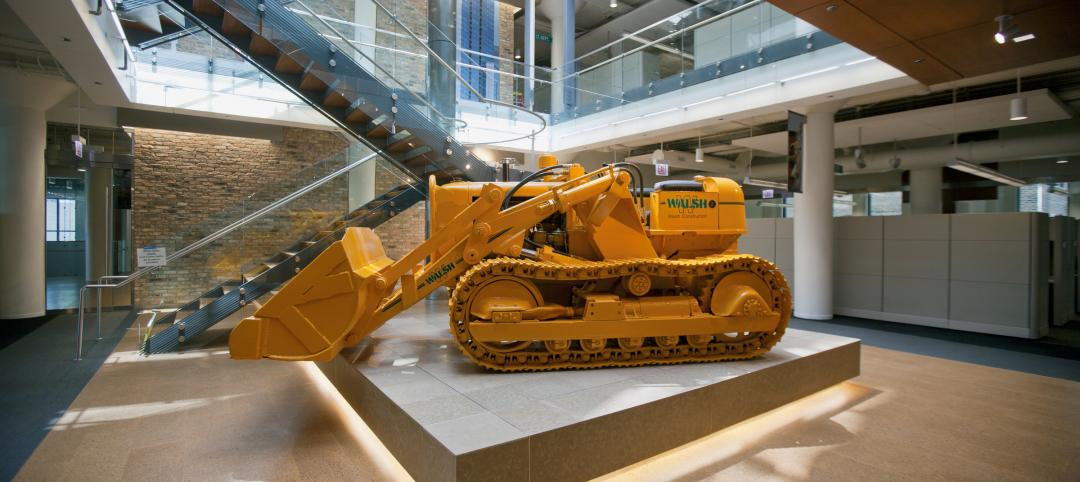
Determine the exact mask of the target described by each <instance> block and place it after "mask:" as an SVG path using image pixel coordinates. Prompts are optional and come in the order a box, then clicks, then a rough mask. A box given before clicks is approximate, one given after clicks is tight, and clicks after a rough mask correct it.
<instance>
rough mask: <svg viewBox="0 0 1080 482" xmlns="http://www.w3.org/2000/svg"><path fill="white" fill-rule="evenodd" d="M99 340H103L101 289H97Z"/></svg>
mask: <svg viewBox="0 0 1080 482" xmlns="http://www.w3.org/2000/svg"><path fill="white" fill-rule="evenodd" d="M97 339H98V340H100V339H101V288H97Z"/></svg>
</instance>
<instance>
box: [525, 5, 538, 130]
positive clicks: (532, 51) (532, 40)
mask: <svg viewBox="0 0 1080 482" xmlns="http://www.w3.org/2000/svg"><path fill="white" fill-rule="evenodd" d="M524 3H525V5H524V7H525V8H524V10H525V34H524V36H525V38H524V40H525V52H524V54H525V55H524V57H523V58H522V62H524V63H525V89H524V90H525V108H526V109H529V110H533V86H534V84H533V78H535V75H536V70H535V69H534V68H533V67H534V66H535V65H536V0H525V1H524Z"/></svg>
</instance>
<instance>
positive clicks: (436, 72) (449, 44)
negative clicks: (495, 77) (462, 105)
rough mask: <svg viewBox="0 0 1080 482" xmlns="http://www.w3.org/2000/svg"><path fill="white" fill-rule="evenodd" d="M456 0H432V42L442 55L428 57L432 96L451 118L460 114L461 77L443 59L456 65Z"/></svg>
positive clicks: (440, 109)
mask: <svg viewBox="0 0 1080 482" xmlns="http://www.w3.org/2000/svg"><path fill="white" fill-rule="evenodd" d="M455 4H456V2H454V1H452V0H428V32H427V34H428V46H429V47H431V50H432V51H434V52H435V54H436V55H438V57H439V58H434V57H431V58H429V59H428V75H427V91H428V98H429V99H430V100H431V104H432V105H434V106H435V108H436V109H437V110H438V111H439V113H440V114H442V115H444V116H446V117H447V118H449V119H453V118H455V117H457V92H455V87H456V86H457V81H456V79H455V77H454V71H453V70H451V69H447V68H446V66H445V65H443V62H445V63H446V64H447V65H450V66H451V67H452V68H456V66H457V48H456V44H455V43H454V42H456V41H457V22H456V19H455V18H454V5H455ZM440 58H441V59H442V60H443V62H440V61H439V59H440ZM448 127H449V126H448ZM451 132H452V131H451Z"/></svg>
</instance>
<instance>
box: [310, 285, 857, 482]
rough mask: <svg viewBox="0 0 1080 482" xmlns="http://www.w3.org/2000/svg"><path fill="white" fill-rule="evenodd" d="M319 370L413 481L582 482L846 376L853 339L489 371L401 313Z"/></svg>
mask: <svg viewBox="0 0 1080 482" xmlns="http://www.w3.org/2000/svg"><path fill="white" fill-rule="evenodd" d="M320 368H321V369H322V370H323V372H324V373H326V375H327V376H328V377H329V378H330V380H331V382H333V383H334V385H336V386H337V388H338V390H339V391H340V392H341V394H342V395H343V396H344V397H345V399H346V400H348V401H349V403H350V404H351V405H352V406H353V407H354V409H355V410H356V411H357V413H359V414H360V416H361V417H362V418H363V419H364V421H365V422H366V423H367V424H368V426H370V427H371V429H372V431H374V432H375V434H376V435H377V436H378V437H379V438H380V439H381V440H382V442H383V443H384V444H385V445H386V447H387V448H388V449H389V450H390V452H392V453H393V454H394V456H395V457H396V458H397V459H398V461H400V462H401V464H402V465H403V466H404V467H405V469H406V470H408V471H409V473H410V474H411V475H412V476H413V477H414V478H416V479H417V480H421V481H427V480H532V481H541V480H587V479H591V478H593V477H596V476H599V475H603V474H605V473H608V472H611V471H613V470H617V469H619V468H622V467H625V466H627V465H630V464H633V463H635V462H638V461H640V460H643V459H646V458H648V457H651V456H653V455H656V454H659V453H661V452H664V451H667V450H670V449H672V448H675V447H678V446H680V445H683V444H685V443H687V442H690V441H693V440H696V439H698V438H701V437H704V436H706V435H709V434H711V433H713V432H716V431H718V430H722V429H724V428H726V427H729V426H731V425H733V424H735V423H738V422H740V421H743V420H746V419H748V418H751V417H753V416H756V415H759V414H761V413H764V412H766V411H769V410H772V409H774V408H777V407H779V406H781V405H784V404H787V403H789V402H792V401H795V400H798V399H800V398H802V397H804V396H806V395H809V394H811V393H814V392H816V391H819V390H821V389H824V388H827V387H829V386H832V385H834V384H836V383H839V382H842V381H844V380H847V379H849V378H852V377H854V376H856V375H858V374H859V341H858V340H855V339H852V338H844V337H838V336H832V335H824V334H817V333H810V332H804V331H798V330H788V332H787V334H785V335H784V338H783V339H782V340H781V342H780V343H779V344H778V345H777V347H775V348H774V349H773V350H772V351H770V352H769V353H768V354H767V355H765V356H763V357H761V358H758V359H754V360H748V361H741V362H720V363H699V364H686V365H667V366H651V367H639V368H614V369H596V370H582V371H559V372H543V373H494V372H489V371H485V370H483V369H481V368H479V367H477V366H476V365H474V364H472V363H471V362H469V361H468V360H467V359H466V358H465V356H464V355H462V354H461V353H460V352H459V351H458V348H457V346H456V345H455V344H454V343H453V341H452V340H451V337H450V334H449V331H448V328H447V315H446V301H445V300H431V301H426V302H422V303H421V304H419V305H417V306H415V307H413V308H411V309H410V310H408V311H406V312H405V313H403V314H401V315H399V316H398V317H396V318H395V319H393V320H391V321H390V322H389V323H387V325H386V326H384V327H382V328H381V329H379V330H377V331H376V332H375V333H374V334H373V336H371V337H368V338H367V339H365V340H364V341H363V342H361V344H359V345H358V346H356V347H354V348H351V349H349V350H346V351H344V352H342V354H341V355H340V356H338V357H337V358H336V359H334V360H333V361H331V362H327V363H322V364H320Z"/></svg>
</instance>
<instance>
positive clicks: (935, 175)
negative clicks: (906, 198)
mask: <svg viewBox="0 0 1080 482" xmlns="http://www.w3.org/2000/svg"><path fill="white" fill-rule="evenodd" d="M941 176H942V172H941V168H940V167H933V168H927V169H913V170H911V171H908V177H909V180H910V182H911V185H910V187H911V189H910V199H911V214H941V188H942V182H941Z"/></svg>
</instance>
